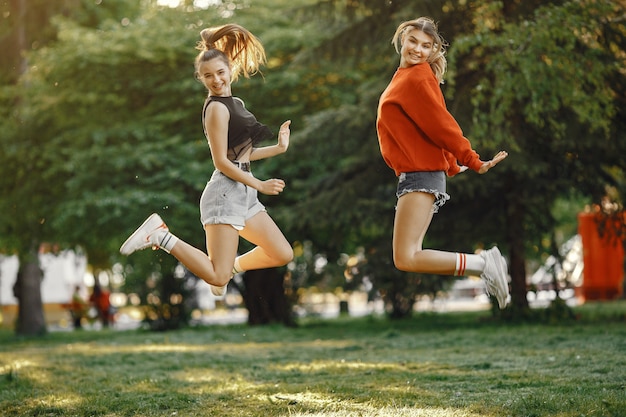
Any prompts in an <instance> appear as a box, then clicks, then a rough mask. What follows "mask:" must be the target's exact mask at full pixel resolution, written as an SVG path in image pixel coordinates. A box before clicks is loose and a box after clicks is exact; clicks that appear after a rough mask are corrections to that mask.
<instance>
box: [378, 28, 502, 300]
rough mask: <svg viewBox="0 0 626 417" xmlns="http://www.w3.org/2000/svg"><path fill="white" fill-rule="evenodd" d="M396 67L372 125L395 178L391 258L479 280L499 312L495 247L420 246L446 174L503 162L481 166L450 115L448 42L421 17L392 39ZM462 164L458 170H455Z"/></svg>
mask: <svg viewBox="0 0 626 417" xmlns="http://www.w3.org/2000/svg"><path fill="white" fill-rule="evenodd" d="M392 43H393V45H394V47H395V48H396V51H398V47H399V54H400V67H399V68H398V70H397V71H396V73H395V74H394V76H393V78H392V80H391V82H390V83H389V85H388V86H387V88H386V89H385V91H384V92H383V94H382V95H381V97H380V101H379V104H378V117H377V122H376V128H377V132H378V140H379V144H380V151H381V154H382V156H383V158H384V160H385V162H386V163H387V165H389V167H390V168H391V169H393V170H394V172H395V173H396V175H397V176H398V191H397V197H398V204H397V207H396V217H395V223H394V231H393V258H394V263H395V265H396V267H397V268H398V269H400V270H402V271H410V272H421V273H429V274H441V275H456V276H464V275H466V274H475V275H480V276H481V277H482V278H483V280H484V281H485V284H486V287H487V292H488V293H489V294H492V295H494V296H495V297H496V298H497V300H498V305H499V306H500V308H504V307H506V304H507V299H508V296H509V285H508V277H507V265H506V261H505V259H504V257H503V256H502V255H501V254H500V251H499V250H498V248H497V247H495V246H494V247H493V248H491V249H489V250H484V251H482V252H480V253H479V254H478V255H474V254H465V253H453V252H444V251H439V250H431V249H423V248H422V242H423V240H424V236H425V235H426V231H427V230H428V226H429V225H430V222H431V220H432V218H433V214H434V213H436V212H437V210H438V209H439V207H441V206H442V205H443V204H444V203H445V202H446V200H448V199H449V198H450V196H449V195H448V194H447V193H446V175H447V176H453V175H455V174H458V173H459V172H462V171H464V170H466V169H468V168H469V169H471V170H473V171H476V172H478V173H479V174H484V173H485V172H487V171H488V170H489V169H491V168H493V167H494V166H495V165H496V164H498V163H499V162H500V161H502V160H503V159H504V158H506V157H507V155H508V154H507V153H506V152H504V151H500V152H498V154H497V155H496V156H495V157H494V158H493V159H492V160H490V161H486V162H483V161H482V160H481V159H480V157H479V155H478V154H477V153H476V152H475V151H474V150H473V149H472V147H471V144H470V142H469V140H468V139H467V138H465V137H464V136H463V132H462V131H461V128H460V127H459V125H458V123H457V122H456V120H455V119H454V118H453V117H452V115H451V114H450V113H449V112H448V110H447V108H446V104H445V101H444V98H443V94H442V92H441V89H440V87H439V84H440V83H442V82H443V75H444V73H445V71H446V58H445V48H444V47H445V42H444V40H443V38H442V37H441V36H440V35H439V33H438V30H437V25H436V24H435V22H434V21H433V20H431V19H429V18H426V17H420V18H419V19H416V20H410V21H407V22H403V23H402V24H400V26H398V28H397V30H396V33H395V34H394V37H393V41H392ZM459 163H460V164H461V165H459Z"/></svg>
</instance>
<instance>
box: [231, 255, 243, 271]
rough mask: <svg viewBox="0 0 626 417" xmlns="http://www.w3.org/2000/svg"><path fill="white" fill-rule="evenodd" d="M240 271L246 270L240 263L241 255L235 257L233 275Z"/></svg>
mask: <svg viewBox="0 0 626 417" xmlns="http://www.w3.org/2000/svg"><path fill="white" fill-rule="evenodd" d="M240 272H244V271H243V268H242V267H241V265H239V257H236V258H235V264H234V265H233V275H236V274H238V273H240Z"/></svg>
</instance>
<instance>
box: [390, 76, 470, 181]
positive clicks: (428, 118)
mask: <svg viewBox="0 0 626 417" xmlns="http://www.w3.org/2000/svg"><path fill="white" fill-rule="evenodd" d="M428 70H429V71H430V68H428ZM409 86H410V88H409V89H407V90H408V91H407V93H406V94H405V96H404V100H403V101H404V102H403V103H402V108H403V109H404V111H405V112H406V113H407V115H408V116H409V117H410V118H411V120H413V122H414V123H415V124H416V125H417V126H418V127H419V129H420V130H421V131H422V132H424V134H425V135H426V136H427V137H428V139H430V140H431V141H432V142H433V143H435V144H436V145H437V146H439V147H441V148H442V149H443V150H444V154H445V157H446V159H447V160H448V162H449V164H450V169H449V170H448V173H447V174H448V175H449V176H453V175H455V174H457V173H458V172H459V171H460V167H459V166H458V163H457V161H458V162H460V163H461V164H462V165H465V166H467V167H468V168H470V169H472V170H474V171H478V170H479V169H480V167H481V166H482V161H481V160H480V156H479V155H478V153H476V151H474V150H473V149H472V146H471V144H470V141H469V140H468V139H467V138H466V137H465V136H463V132H462V130H461V128H460V127H459V124H458V123H457V122H456V120H455V119H454V117H452V115H451V114H450V112H449V111H448V109H447V108H446V104H445V101H444V98H443V94H442V93H441V89H440V87H439V84H438V83H437V80H436V78H435V77H434V76H433V77H429V78H424V77H411V79H410V82H409Z"/></svg>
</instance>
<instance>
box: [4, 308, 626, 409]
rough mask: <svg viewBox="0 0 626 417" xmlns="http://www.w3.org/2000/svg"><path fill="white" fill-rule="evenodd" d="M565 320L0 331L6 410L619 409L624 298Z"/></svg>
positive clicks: (480, 317) (624, 371)
mask: <svg viewBox="0 0 626 417" xmlns="http://www.w3.org/2000/svg"><path fill="white" fill-rule="evenodd" d="M577 313H579V314H580V320H579V321H578V322H576V323H570V324H562V325H550V326H548V325H535V324H514V325H512V324H503V323H495V322H492V321H490V320H486V319H488V313H485V312H482V313H462V314H461V313H446V314H419V315H417V316H416V317H414V318H412V319H410V320H404V321H399V322H390V321H388V320H386V319H384V318H359V319H350V318H346V319H336V320H328V321H303V322H302V324H301V326H300V327H298V328H295V329H289V328H284V327H280V326H269V327H247V326H243V325H237V326H216V327H207V328H196V329H186V330H181V331H175V332H169V333H148V332H144V331H126V332H116V331H113V330H105V331H100V332H93V331H84V332H73V333H51V334H48V335H47V336H45V337H43V338H40V339H16V338H15V337H14V336H13V334H12V333H10V332H8V331H3V332H0V415H2V416H263V417H273V416H330V417H352V416H378V417H391V416H393V417H397V416H410V417H416V416H434V417H475V416H498V417H500V416H529V417H535V416H580V417H582V416H585V417H589V416H611V417H615V416H626V303H625V302H615V303H605V304H590V305H585V306H583V307H581V308H579V309H577Z"/></svg>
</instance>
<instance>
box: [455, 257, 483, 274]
mask: <svg viewBox="0 0 626 417" xmlns="http://www.w3.org/2000/svg"><path fill="white" fill-rule="evenodd" d="M484 270H485V260H484V259H483V257H482V256H480V255H471V254H468V253H457V254H456V266H455V268H454V276H457V277H462V276H466V275H480V274H482V272H483V271H484Z"/></svg>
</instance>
